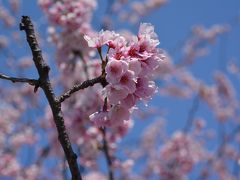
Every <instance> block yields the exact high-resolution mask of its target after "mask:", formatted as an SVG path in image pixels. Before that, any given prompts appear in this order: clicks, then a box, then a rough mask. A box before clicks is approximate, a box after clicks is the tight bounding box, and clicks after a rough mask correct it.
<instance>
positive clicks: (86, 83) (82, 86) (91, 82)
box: [58, 75, 106, 103]
mask: <svg viewBox="0 0 240 180" xmlns="http://www.w3.org/2000/svg"><path fill="white" fill-rule="evenodd" d="M97 83H101V84H104V83H106V80H105V77H104V76H102V75H101V76H99V77H96V78H94V79H90V80H86V81H84V82H82V83H81V84H76V85H74V86H73V87H72V88H71V89H69V90H68V91H67V92H65V93H64V94H62V95H61V96H60V97H59V98H58V101H59V102H60V103H61V102H63V101H65V100H66V99H67V98H69V97H70V96H71V95H72V94H73V93H75V92H77V91H79V90H81V89H85V88H88V87H90V86H93V85H94V84H97Z"/></svg>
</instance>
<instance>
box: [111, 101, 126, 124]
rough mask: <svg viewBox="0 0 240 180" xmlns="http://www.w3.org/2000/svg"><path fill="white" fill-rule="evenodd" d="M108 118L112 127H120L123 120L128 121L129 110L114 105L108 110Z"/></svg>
mask: <svg viewBox="0 0 240 180" xmlns="http://www.w3.org/2000/svg"><path fill="white" fill-rule="evenodd" d="M108 117H109V120H110V122H111V124H112V126H118V125H121V124H122V123H123V121H124V120H129V119H130V112H129V109H128V108H126V107H124V106H121V105H115V106H113V107H112V108H111V109H110V111H109V114H108Z"/></svg>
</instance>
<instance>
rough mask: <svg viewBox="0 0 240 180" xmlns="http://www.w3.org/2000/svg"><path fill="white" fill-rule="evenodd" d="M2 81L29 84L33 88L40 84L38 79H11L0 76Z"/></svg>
mask: <svg viewBox="0 0 240 180" xmlns="http://www.w3.org/2000/svg"><path fill="white" fill-rule="evenodd" d="M0 79H5V80H9V81H12V82H13V83H16V82H22V83H28V84H30V85H32V86H36V85H37V84H38V80H36V79H28V78H16V77H10V76H7V75H4V74H0Z"/></svg>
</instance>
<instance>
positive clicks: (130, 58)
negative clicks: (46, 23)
mask: <svg viewBox="0 0 240 180" xmlns="http://www.w3.org/2000/svg"><path fill="white" fill-rule="evenodd" d="M85 39H86V40H87V42H88V45H89V46H90V47H94V48H97V49H98V51H101V48H102V46H103V45H106V46H107V47H108V52H107V55H106V59H105V60H104V59H102V61H103V63H106V67H105V69H104V70H105V72H106V80H107V82H108V85H107V86H106V87H104V94H105V96H106V98H107V105H108V106H107V107H105V108H103V110H102V111H100V112H97V113H94V114H92V115H91V116H90V119H91V120H92V121H94V122H95V123H96V124H97V126H118V125H120V124H122V123H123V122H124V120H129V118H130V114H131V110H132V108H133V107H134V106H135V105H136V102H137V101H138V100H148V99H149V98H151V96H152V95H153V94H154V92H155V91H156V86H155V83H154V82H153V81H152V75H153V72H154V70H155V69H156V68H157V67H158V66H159V64H160V61H161V60H162V58H163V57H162V52H161V51H160V50H159V49H158V48H157V46H158V44H159V40H158V37H157V35H156V33H155V32H154V27H153V26H152V25H151V24H147V23H143V24H141V25H140V28H139V32H138V35H137V36H133V37H131V39H126V38H125V37H123V36H121V35H120V34H117V33H115V32H111V31H101V32H99V34H98V35H96V36H92V37H90V36H85ZM101 53H102V52H100V54H101ZM105 106H106V104H105Z"/></svg>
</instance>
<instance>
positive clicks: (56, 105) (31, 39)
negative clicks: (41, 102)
mask: <svg viewBox="0 0 240 180" xmlns="http://www.w3.org/2000/svg"><path fill="white" fill-rule="evenodd" d="M20 30H24V31H25V32H26V37H27V42H28V44H29V46H30V48H31V51H32V55H33V61H34V64H35V66H36V68H37V71H38V74H39V85H38V87H40V88H42V90H43V91H44V94H45V95H46V98H47V100H48V103H49V105H50V107H51V110H52V113H53V119H54V122H55V125H56V127H57V131H58V139H59V141H60V144H61V146H62V148H63V150H64V153H65V156H66V159H67V162H68V165H69V168H70V171H71V175H72V179H74V180H79V179H82V178H81V173H80V170H79V167H78V164H77V155H76V154H75V153H74V152H73V149H72V146H71V143H70V140H69V137H68V134H67V131H66V128H65V125H64V119H63V114H62V110H61V103H60V102H59V101H58V100H57V98H56V97H55V94H54V92H53V88H52V85H51V83H50V80H49V71H50V67H49V66H48V65H47V64H46V63H45V61H44V59H43V57H42V52H41V50H40V48H39V45H38V42H37V39H36V36H35V32H34V28H33V24H32V22H31V20H30V18H29V17H28V16H23V17H22V20H21V23H20ZM38 87H36V89H37V88H38Z"/></svg>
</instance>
